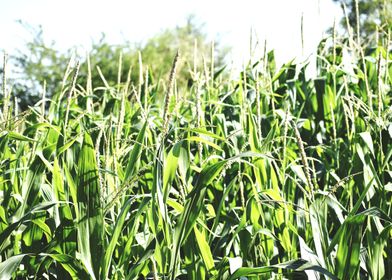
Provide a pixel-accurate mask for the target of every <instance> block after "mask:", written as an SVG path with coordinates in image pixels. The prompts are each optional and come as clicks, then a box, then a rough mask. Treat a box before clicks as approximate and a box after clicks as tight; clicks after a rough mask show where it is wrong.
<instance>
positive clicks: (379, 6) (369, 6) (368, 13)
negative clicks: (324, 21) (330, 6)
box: [334, 0, 392, 43]
mask: <svg viewBox="0 0 392 280" xmlns="http://www.w3.org/2000/svg"><path fill="white" fill-rule="evenodd" d="M334 1H335V2H339V3H341V5H342V6H343V5H344V6H345V9H346V12H347V19H346V18H343V19H342V20H341V25H342V27H343V28H345V29H347V21H348V23H349V25H350V27H351V28H353V30H352V32H354V33H356V32H357V27H358V24H357V23H358V22H359V28H360V30H359V32H360V36H361V37H362V38H364V39H367V40H371V41H372V42H373V43H377V42H375V40H376V39H377V38H376V33H378V36H379V37H388V33H390V32H391V30H392V2H391V1H389V0H334ZM357 3H358V12H359V20H358V19H357V12H356V5H357Z"/></svg>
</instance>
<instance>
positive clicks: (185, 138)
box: [0, 34, 392, 279]
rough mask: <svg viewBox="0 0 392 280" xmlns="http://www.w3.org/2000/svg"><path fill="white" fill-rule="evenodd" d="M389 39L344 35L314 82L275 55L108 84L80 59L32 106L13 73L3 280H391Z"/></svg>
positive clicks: (4, 128) (2, 212)
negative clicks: (17, 92) (233, 66)
mask: <svg viewBox="0 0 392 280" xmlns="http://www.w3.org/2000/svg"><path fill="white" fill-rule="evenodd" d="M387 38H388V37H383V39H382V40H381V39H380V41H379V44H378V46H377V47H375V48H367V49H362V48H361V46H360V45H359V44H358V41H359V40H358V41H354V40H352V39H344V40H343V39H340V38H338V37H337V36H336V35H335V34H334V35H333V36H332V37H331V38H329V39H326V40H324V41H322V42H321V44H320V47H319V53H318V54H319V55H318V59H317V78H309V77H307V75H306V71H305V70H306V68H307V66H308V63H307V62H305V63H298V64H296V63H294V62H293V61H292V62H289V63H287V64H285V65H283V66H282V67H281V68H276V65H275V62H274V54H273V52H268V53H265V54H264V56H263V57H262V58H260V59H255V58H254V59H253V60H252V61H250V62H249V64H248V65H247V67H245V69H244V70H243V71H242V72H241V74H240V75H239V78H238V79H235V78H228V75H226V74H227V73H226V70H225V69H222V68H216V67H215V66H214V59H213V57H211V59H209V63H208V64H207V63H205V64H204V65H203V64H201V61H202V59H200V58H198V59H195V61H194V65H191V67H189V75H190V77H191V79H192V83H190V84H181V83H178V84H177V83H176V69H178V67H179V65H181V63H182V62H181V55H180V57H178V55H175V54H174V53H173V54H172V56H173V57H174V62H173V65H172V68H171V70H170V71H168V72H169V73H167V74H166V75H168V77H163V76H160V75H159V74H158V75H154V72H153V71H151V69H153V68H151V67H150V68H148V69H150V70H147V71H146V69H147V67H146V66H144V65H143V64H142V60H140V61H139V62H137V63H138V64H137V65H134V67H133V68H132V71H135V69H138V70H137V72H136V73H138V77H139V78H138V79H137V80H136V81H135V80H134V79H132V78H131V76H132V73H134V72H132V71H127V73H128V74H127V75H123V71H122V70H123V69H124V67H123V63H122V60H121V59H120V57H121V56H120V55H119V62H118V71H117V73H118V75H117V77H115V79H114V81H113V80H106V79H105V77H104V75H100V78H101V81H100V83H101V84H99V85H96V84H94V83H95V82H93V80H92V78H91V77H93V75H96V74H95V73H96V72H95V71H97V70H96V69H92V68H91V67H89V65H88V64H87V65H79V63H74V62H73V61H71V63H70V64H69V67H68V68H67V69H66V71H65V77H64V79H63V81H62V82H61V84H60V88H59V90H58V91H56V92H55V93H54V96H53V97H52V98H51V99H50V100H49V99H47V98H46V97H45V94H43V96H42V98H41V100H40V101H39V102H38V103H37V104H36V106H33V107H30V108H29V109H28V110H27V111H23V112H19V111H18V110H17V107H16V106H14V105H13V104H14V103H13V100H14V99H13V95H12V91H11V90H9V87H8V86H7V77H6V74H7V71H6V69H7V67H6V63H4V67H3V69H5V71H4V73H5V74H4V78H3V83H2V85H3V86H2V90H3V100H2V111H1V113H2V114H1V117H2V122H1V134H0V170H1V172H0V202H1V203H0V258H1V263H0V279H10V278H15V279H25V278H29V279H30V278H31V279H32V278H34V277H36V278H39V279H41V278H46V279H56V278H57V279H71V278H73V279H239V278H240V277H246V278H247V279H270V278H273V279H283V278H288V279H303V278H306V276H307V277H309V278H311V279H324V278H329V279H391V278H392V246H391V242H390V240H391V237H392V235H391V234H392V231H391V230H392V218H391V210H392V209H391V199H392V161H391V157H392V141H391V139H392V111H391V108H392V107H391V105H392V104H391V97H392V94H391V93H392V92H391V84H392V63H391V59H392V55H391V53H390V49H388V47H390V45H391V42H390V41H388V40H387ZM211 53H213V52H211ZM195 57H198V56H197V53H196V55H195ZM4 61H6V59H4ZM88 61H89V60H87V62H88ZM198 61H199V62H198ZM73 63H74V64H73ZM200 65H202V67H200ZM80 67H86V68H87V69H88V71H87V72H86V73H87V76H86V77H85V82H83V83H80V82H79V75H78V72H79V68H80ZM127 70H128V69H127ZM179 75H181V74H179ZM177 76H178V75H177ZM242 279H245V278H242Z"/></svg>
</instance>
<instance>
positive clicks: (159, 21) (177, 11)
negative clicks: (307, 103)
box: [0, 0, 342, 65]
mask: <svg viewBox="0 0 392 280" xmlns="http://www.w3.org/2000/svg"><path fill="white" fill-rule="evenodd" d="M191 14H193V15H194V16H195V18H196V20H197V22H199V23H204V31H205V32H206V33H207V35H208V38H209V40H215V41H219V42H220V44H222V45H228V46H231V47H232V50H231V53H230V55H229V60H230V61H232V62H233V63H234V65H241V64H242V63H244V61H246V60H247V58H248V57H249V42H250V33H251V30H252V33H253V42H256V41H258V42H260V44H259V45H260V46H261V45H263V44H264V41H265V40H266V41H267V48H268V49H275V53H276V58H277V61H278V64H282V63H284V62H287V61H288V60H291V59H293V58H298V59H304V58H306V57H308V56H309V55H310V54H312V53H314V52H315V48H316V46H317V44H318V42H319V40H320V39H321V38H322V37H323V35H325V30H326V29H327V28H329V27H331V26H332V25H333V22H334V20H335V19H336V20H339V18H340V17H341V15H342V12H341V9H340V7H339V6H338V5H337V4H336V3H334V2H333V1H332V0H273V1H272V0H258V1H257V0H241V1H232V0H226V1H221V0H166V1H162V0H143V1H141V0H139V1H134V0H128V1H127V0H111V1H103V0H67V1H64V0H63V1H59V0H0V50H5V51H6V52H8V53H11V54H12V53H13V52H14V51H15V49H23V45H24V44H25V43H26V42H28V41H29V40H31V39H32V35H31V34H30V33H29V32H28V31H27V30H26V28H25V27H23V26H22V25H21V24H20V23H18V22H17V21H18V20H22V21H23V22H25V23H27V24H29V25H31V26H38V25H41V26H42V28H43V34H44V38H45V39H46V40H47V41H48V42H50V41H55V42H56V44H55V46H56V47H57V48H58V49H60V50H66V49H68V48H72V47H75V46H77V47H78V48H79V49H82V50H88V49H89V47H90V46H91V43H92V41H93V40H95V41H98V40H99V38H100V37H101V34H102V33H105V34H106V39H107V41H108V42H109V43H113V44H120V43H123V42H124V41H126V40H127V41H130V42H142V41H144V40H146V39H148V38H149V37H152V36H154V35H156V34H158V33H159V32H160V31H162V30H164V29H165V28H174V27H175V26H181V25H184V24H185V22H186V18H187V17H188V16H189V15H191ZM302 15H303V22H304V52H302V45H301V16H302ZM261 49H263V48H262V47H260V50H261Z"/></svg>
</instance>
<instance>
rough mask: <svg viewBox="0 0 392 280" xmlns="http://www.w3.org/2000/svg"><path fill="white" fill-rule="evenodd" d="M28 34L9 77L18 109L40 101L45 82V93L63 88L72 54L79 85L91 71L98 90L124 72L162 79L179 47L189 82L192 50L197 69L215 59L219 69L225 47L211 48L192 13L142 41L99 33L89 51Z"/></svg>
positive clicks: (134, 77) (134, 76) (139, 77)
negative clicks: (64, 47)
mask: <svg viewBox="0 0 392 280" xmlns="http://www.w3.org/2000/svg"><path fill="white" fill-rule="evenodd" d="M30 28H31V27H30ZM31 32H32V34H33V39H32V40H31V41H30V42H28V43H27V44H26V48H25V50H23V51H20V50H19V51H18V52H17V54H15V55H12V56H11V57H10V59H11V63H13V64H14V65H15V66H16V69H17V71H16V72H17V73H14V74H16V75H13V76H14V77H15V78H14V80H13V81H12V95H13V96H15V97H16V98H17V100H18V103H19V106H20V107H21V108H22V109H26V108H27V106H31V105H33V104H35V103H36V102H37V101H38V100H39V99H40V96H41V95H42V92H43V90H44V84H45V91H46V96H47V97H50V96H52V95H53V94H55V93H58V92H59V91H61V90H62V89H63V90H64V88H65V87H64V86H65V85H64V82H66V81H64V76H65V75H66V73H67V67H68V72H69V66H71V67H72V66H73V64H71V65H70V64H69V62H70V59H71V57H74V58H75V59H74V60H78V61H80V64H81V67H80V73H79V76H78V84H80V85H81V86H86V87H87V86H88V85H87V80H88V76H89V75H90V77H89V78H91V83H92V85H90V86H92V87H94V88H96V87H100V86H104V83H105V82H107V83H109V84H117V83H118V81H119V80H120V81H122V82H125V80H126V77H127V76H128V74H130V77H131V79H132V80H133V81H135V82H139V81H140V80H143V77H146V76H147V77H148V78H149V79H160V78H165V79H166V78H167V77H166V76H167V75H168V73H169V71H170V67H171V63H172V60H173V57H174V55H175V53H176V52H177V50H179V51H180V53H181V62H182V63H181V64H180V66H179V69H178V71H179V72H180V73H181V75H179V77H181V79H180V80H179V81H177V82H178V83H182V84H184V85H191V84H192V83H193V78H194V77H192V70H193V69H194V59H195V54H196V60H197V61H198V63H197V67H198V68H199V70H200V68H201V67H203V65H205V64H206V65H209V64H210V63H211V59H214V63H215V65H216V67H222V66H223V64H224V57H225V55H226V54H227V50H228V48H223V47H220V46H219V44H218V43H214V46H213V43H212V42H211V41H209V40H208V38H207V35H206V34H205V33H204V32H203V25H200V24H197V23H196V21H195V18H194V17H193V16H190V17H188V20H187V22H186V24H185V25H183V26H177V27H175V28H172V29H165V30H163V31H162V32H160V33H158V34H157V35H156V36H154V37H152V38H150V39H148V40H147V41H146V42H144V43H140V42H137V43H135V42H130V41H125V42H124V43H121V44H118V45H113V44H110V43H109V42H108V41H107V40H106V37H105V35H104V34H103V35H102V37H101V39H100V40H98V41H95V42H93V44H92V47H91V51H90V52H89V53H88V54H87V55H86V54H85V53H82V54H81V53H78V50H77V49H76V48H73V49H68V50H66V51H59V50H58V49H57V48H56V46H55V44H54V42H51V43H47V42H46V41H45V38H44V33H43V30H42V28H41V27H38V28H31ZM195 48H196V50H197V51H196V52H195ZM212 52H213V53H212ZM213 55H214V56H213ZM120 60H121V67H120V68H119V62H120ZM89 68H90V69H91V71H90V70H89ZM89 73H90V74H89ZM153 75H154V76H153ZM103 78H104V79H103ZM103 80H105V82H104V81H103Z"/></svg>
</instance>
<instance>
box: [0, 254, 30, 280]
mask: <svg viewBox="0 0 392 280" xmlns="http://www.w3.org/2000/svg"><path fill="white" fill-rule="evenodd" d="M25 256H26V254H22V255H16V256H12V257H10V258H8V259H6V260H5V261H3V262H1V263H0V280H9V279H11V278H12V274H13V273H14V272H16V270H17V268H18V266H19V264H20V262H21V261H22V260H23V258H24V257H25Z"/></svg>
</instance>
